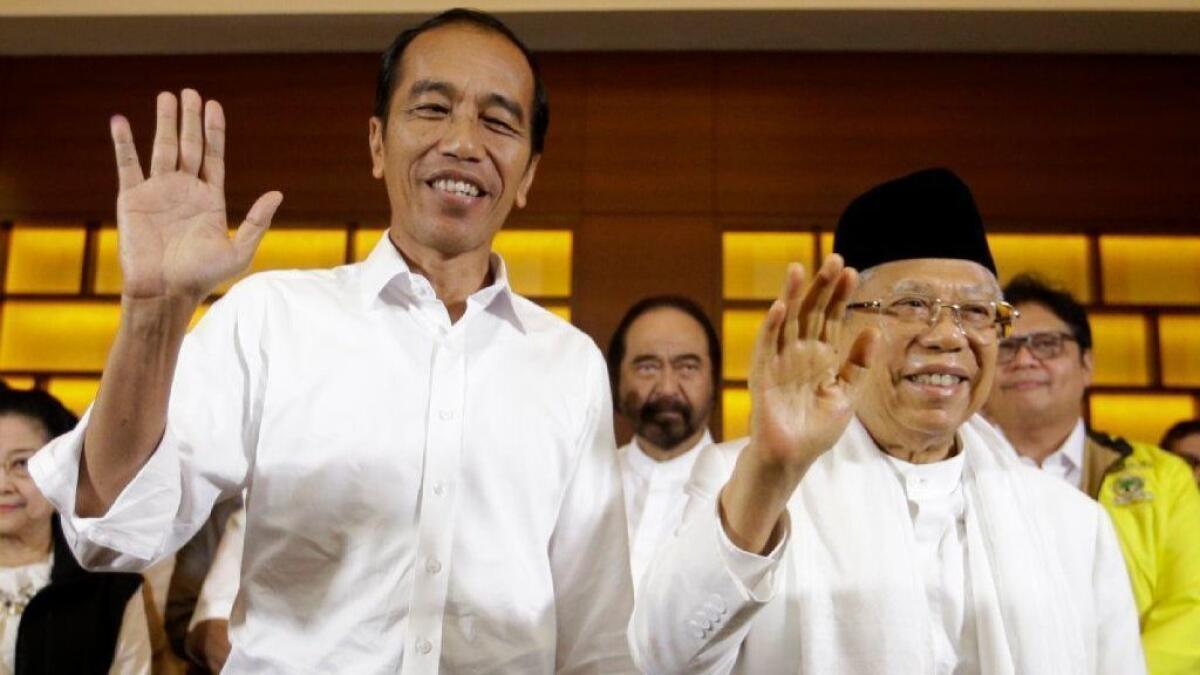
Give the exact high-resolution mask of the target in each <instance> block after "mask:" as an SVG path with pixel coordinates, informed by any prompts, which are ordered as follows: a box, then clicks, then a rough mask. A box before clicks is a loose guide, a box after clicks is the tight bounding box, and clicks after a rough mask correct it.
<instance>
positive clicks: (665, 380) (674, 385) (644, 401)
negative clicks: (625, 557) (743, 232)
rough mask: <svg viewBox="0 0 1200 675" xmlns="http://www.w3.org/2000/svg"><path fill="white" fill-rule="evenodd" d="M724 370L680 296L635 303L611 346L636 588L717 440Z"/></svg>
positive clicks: (704, 324)
mask: <svg viewBox="0 0 1200 675" xmlns="http://www.w3.org/2000/svg"><path fill="white" fill-rule="evenodd" d="M720 372H721V345H720V343H719V341H718V339H717V331H716V329H715V328H713V325H712V322H711V321H709V319H708V317H707V316H706V315H705V314H704V310H702V309H700V307H699V306H698V305H697V304H696V303H694V302H692V301H691V300H689V299H687V298H684V297H681V296H675V295H660V296H655V297H651V298H645V299H643V300H641V301H639V302H638V303H636V304H634V305H633V307H630V308H629V311H627V312H626V313H625V316H624V317H622V318H621V321H620V323H618V324H617V329H616V330H615V331H614V332H613V336H612V339H611V340H610V341H609V343H608V373H609V380H610V381H611V383H612V389H613V401H614V402H615V404H616V408H617V410H618V412H620V413H621V415H622V416H623V417H624V418H625V420H626V421H628V422H629V424H630V426H631V427H632V428H633V432H634V436H633V440H631V441H630V442H629V443H628V444H626V445H624V446H623V447H621V448H620V449H618V450H617V460H618V462H619V463H620V466H621V482H622V483H623V485H624V487H625V517H626V519H627V521H628V524H629V528H628V529H629V555H630V568H631V570H632V572H633V586H634V592H635V593H636V591H637V584H638V579H639V578H641V575H642V572H644V571H645V569H646V566H647V565H649V563H650V560H651V559H653V557H654V554H655V552H656V551H657V550H658V547H659V545H660V544H661V543H662V542H664V541H666V540H667V539H669V538H670V537H671V536H672V535H673V534H674V532H675V529H676V528H678V527H679V523H680V521H681V520H682V518H683V509H684V506H685V505H686V504H687V495H686V494H685V493H684V491H683V487H684V485H685V484H686V483H687V480H688V477H689V476H690V475H691V473H692V465H693V464H694V463H695V461H696V457H697V456H699V454H700V450H701V449H703V448H705V447H707V446H709V445H712V435H711V434H709V431H708V423H709V418H710V417H711V415H712V411H713V407H714V405H715V404H716V392H717V391H718V390H719V389H718V383H719V382H720Z"/></svg>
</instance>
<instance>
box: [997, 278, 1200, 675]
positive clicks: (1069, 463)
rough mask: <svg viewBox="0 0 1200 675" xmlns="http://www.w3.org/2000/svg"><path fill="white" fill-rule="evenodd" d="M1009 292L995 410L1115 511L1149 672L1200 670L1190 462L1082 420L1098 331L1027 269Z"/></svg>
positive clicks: (1009, 429)
mask: <svg viewBox="0 0 1200 675" xmlns="http://www.w3.org/2000/svg"><path fill="white" fill-rule="evenodd" d="M1004 297H1005V298H1007V299H1008V300H1009V301H1010V302H1012V303H1013V304H1014V305H1016V307H1017V309H1019V310H1020V313H1021V315H1020V318H1019V319H1017V321H1016V323H1015V328H1014V331H1013V335H1012V336H1010V337H1008V338H1006V339H1004V340H1002V341H1001V342H1000V348H999V351H998V357H997V362H998V364H999V368H998V370H997V373H996V382H995V386H994V387H993V391H992V396H991V398H990V399H989V400H988V404H987V408H986V412H987V414H988V416H989V417H990V418H992V419H993V420H994V421H995V422H996V423H997V424H999V426H1000V427H1001V429H1002V430H1003V431H1004V434H1005V436H1007V437H1008V440H1010V441H1011V442H1012V444H1013V445H1014V446H1015V447H1016V449H1017V452H1019V453H1020V454H1021V457H1022V459H1023V461H1025V462H1027V463H1029V464H1031V465H1034V466H1040V467H1041V468H1042V470H1043V471H1044V472H1046V473H1050V474H1053V475H1055V476H1058V477H1059V478H1062V479H1063V480H1065V481H1066V482H1068V483H1070V484H1071V485H1073V486H1075V487H1076V488H1078V489H1080V490H1082V491H1083V492H1085V493H1086V494H1087V495H1088V496H1090V497H1092V498H1093V499H1097V500H1099V502H1100V503H1101V504H1102V505H1103V506H1104V508H1105V509H1106V510H1107V511H1108V513H1109V515H1110V516H1111V517H1112V520H1113V523H1114V525H1115V526H1116V529H1117V535H1118V538H1119V539H1120V543H1121V549H1122V552H1123V553H1124V554H1125V560H1126V562H1127V563H1128V567H1129V576H1130V580H1131V581H1132V583H1133V590H1134V597H1135V598H1136V601H1137V608H1138V614H1139V615H1140V619H1141V629H1142V646H1143V648H1144V649H1145V652H1146V659H1147V661H1148V664H1149V668H1150V672H1151V673H1154V674H1155V675H1159V674H1165V673H1197V672H1200V639H1197V636H1200V537H1198V536H1196V524H1197V523H1200V492H1197V490H1196V487H1195V484H1194V483H1193V482H1192V478H1191V474H1190V472H1189V471H1188V468H1187V466H1186V465H1185V464H1184V463H1183V462H1181V461H1179V460H1178V459H1177V458H1175V457H1173V456H1171V455H1170V454H1169V453H1166V452H1164V451H1162V450H1160V449H1158V448H1156V447H1153V446H1151V445H1149V444H1147V443H1138V442H1131V441H1126V440H1124V439H1119V438H1118V439H1113V438H1110V437H1109V436H1106V435H1104V434H1101V433H1097V432H1095V431H1091V430H1089V429H1088V428H1087V426H1086V425H1085V424H1084V421H1083V416H1082V409H1083V401H1084V393H1085V392H1086V390H1087V387H1088V386H1089V385H1090V384H1091V381H1092V369H1093V358H1092V331H1091V327H1090V325H1089V323H1088V318H1087V313H1086V312H1085V311H1084V309H1083V307H1082V306H1080V305H1079V303H1078V302H1076V301H1075V299H1074V298H1072V297H1071V295H1070V294H1069V293H1066V292H1063V291H1060V290H1056V289H1054V288H1050V287H1049V286H1047V285H1045V284H1044V283H1042V282H1041V281H1039V280H1037V279H1036V278H1033V277H1030V276H1019V277H1017V278H1015V279H1013V280H1012V282H1010V283H1009V284H1008V286H1007V287H1006V288H1005V289H1004Z"/></svg>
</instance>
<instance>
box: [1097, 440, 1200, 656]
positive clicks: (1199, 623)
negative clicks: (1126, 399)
mask: <svg viewBox="0 0 1200 675" xmlns="http://www.w3.org/2000/svg"><path fill="white" fill-rule="evenodd" d="M1088 436H1089V437H1088V439H1087V442H1086V443H1085V445H1084V454H1083V483H1084V489H1085V490H1086V491H1087V493H1088V494H1089V495H1091V496H1092V497H1093V498H1095V499H1097V500H1099V502H1100V503H1101V504H1102V505H1103V506H1104V509H1105V510H1106V511H1108V514H1109V516H1111V517H1112V521H1113V525H1114V526H1116V530H1117V536H1118V539H1119V540H1120V542H1121V552H1122V553H1123V554H1124V555H1125V563H1126V565H1127V566H1128V567H1129V577H1130V580H1131V582H1132V583H1133V594H1134V598H1135V599H1136V601H1137V608H1138V614H1139V615H1140V617H1139V618H1140V620H1141V621H1140V623H1141V627H1142V646H1143V648H1144V649H1145V651H1146V661H1147V663H1148V664H1149V670H1150V673H1151V675H1168V674H1170V675H1173V674H1175V673H1178V674H1180V675H1184V674H1185V673H1186V674H1188V675H1196V674H1197V673H1200V491H1198V490H1197V489H1196V483H1195V481H1194V479H1193V477H1192V472H1191V470H1190V469H1189V468H1188V466H1187V465H1186V464H1185V463H1184V462H1183V461H1182V460H1180V459H1179V458H1178V457H1175V456H1173V455H1171V454H1170V453H1168V452H1166V451H1164V450H1160V449H1158V448H1156V447H1154V446H1151V445H1146V444H1142V443H1129V442H1127V441H1125V440H1124V439H1119V438H1118V439H1112V438H1109V437H1108V436H1105V435H1103V434H1098V433H1095V432H1089V433H1088Z"/></svg>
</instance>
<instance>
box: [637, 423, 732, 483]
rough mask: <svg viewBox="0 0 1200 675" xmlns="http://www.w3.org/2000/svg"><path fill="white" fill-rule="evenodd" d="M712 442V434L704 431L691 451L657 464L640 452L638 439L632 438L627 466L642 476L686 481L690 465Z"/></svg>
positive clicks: (690, 469) (643, 452) (689, 473)
mask: <svg viewBox="0 0 1200 675" xmlns="http://www.w3.org/2000/svg"><path fill="white" fill-rule="evenodd" d="M712 442H713V438H712V433H711V432H710V431H708V430H707V429H705V430H704V436H702V437H701V438H700V440H699V441H697V443H696V445H695V446H693V447H692V449H690V450H688V451H687V452H685V453H683V454H681V455H679V456H678V457H672V458H671V459H668V460H667V461H665V462H659V461H656V460H654V458H652V457H650V455H647V454H646V453H645V451H643V450H642V446H641V444H640V443H638V437H637V436H634V437H633V440H632V441H631V442H630V443H629V464H630V466H632V467H633V470H634V471H636V472H637V473H639V474H641V475H644V476H648V475H650V474H652V473H662V474H664V475H665V476H667V477H677V478H680V479H681V480H687V478H688V477H689V476H691V474H692V464H694V463H695V461H696V458H697V457H699V456H700V451H701V450H703V449H704V448H705V446H708V445H712Z"/></svg>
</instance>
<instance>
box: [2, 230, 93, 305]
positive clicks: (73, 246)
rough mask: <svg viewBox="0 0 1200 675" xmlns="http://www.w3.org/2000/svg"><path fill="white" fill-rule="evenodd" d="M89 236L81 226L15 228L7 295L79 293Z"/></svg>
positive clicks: (12, 238) (11, 245) (12, 236)
mask: <svg viewBox="0 0 1200 675" xmlns="http://www.w3.org/2000/svg"><path fill="white" fill-rule="evenodd" d="M86 237H87V233H86V232H85V230H84V228H83V227H78V226H76V227H44V226H38V225H24V224H21V223H17V224H16V225H14V226H13V228H12V232H11V233H10V235H9V240H8V271H7V272H6V274H5V281H4V284H5V285H4V289H5V292H7V293H64V294H75V293H78V292H79V290H80V283H81V281H82V279H83V249H84V242H85V241H86Z"/></svg>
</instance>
